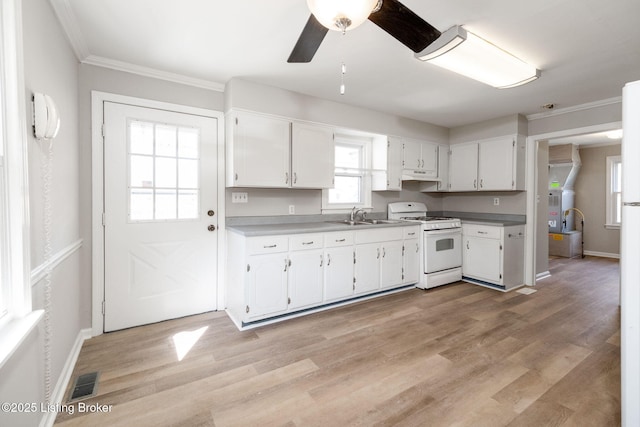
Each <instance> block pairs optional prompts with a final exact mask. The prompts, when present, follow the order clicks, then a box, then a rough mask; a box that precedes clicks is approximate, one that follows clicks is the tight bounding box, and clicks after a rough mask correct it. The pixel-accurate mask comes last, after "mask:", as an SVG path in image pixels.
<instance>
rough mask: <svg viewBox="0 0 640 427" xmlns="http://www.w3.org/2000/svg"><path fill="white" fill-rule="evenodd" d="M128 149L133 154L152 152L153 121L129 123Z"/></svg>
mask: <svg viewBox="0 0 640 427" xmlns="http://www.w3.org/2000/svg"><path fill="white" fill-rule="evenodd" d="M129 151H130V152H131V153H134V154H153V123H147V122H135V121H134V122H131V123H129Z"/></svg>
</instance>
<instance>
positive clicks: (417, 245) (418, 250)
mask: <svg viewBox="0 0 640 427" xmlns="http://www.w3.org/2000/svg"><path fill="white" fill-rule="evenodd" d="M418 252H420V245H419V244H418V243H416V253H418Z"/></svg>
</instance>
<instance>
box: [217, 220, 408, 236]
mask: <svg viewBox="0 0 640 427" xmlns="http://www.w3.org/2000/svg"><path fill="white" fill-rule="evenodd" d="M417 225H418V224H416V223H415V222H410V221H400V222H397V223H393V224H358V225H348V224H338V223H334V222H301V223H286V224H254V225H233V226H227V230H229V231H232V232H234V233H238V234H241V235H243V236H246V237H253V236H274V235H278V234H301V233H325V232H330V231H345V230H371V229H376V228H385V227H407V226H417Z"/></svg>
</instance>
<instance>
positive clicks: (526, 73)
mask: <svg viewBox="0 0 640 427" xmlns="http://www.w3.org/2000/svg"><path fill="white" fill-rule="evenodd" d="M415 57H416V58H418V59H420V60H422V61H429V62H431V63H432V64H434V65H437V66H439V67H442V68H446V69H447V70H449V71H453V72H454V73H458V74H462V75H463V76H466V77H470V78H472V79H474V80H477V81H479V82H482V83H485V84H488V85H490V86H493V87H497V88H500V89H505V88H510V87H515V86H520V85H523V84H525V83H528V82H530V81H532V80H535V79H537V78H538V77H540V70H538V69H536V67H534V66H532V65H529V64H527V63H526V62H524V61H522V60H520V59H518V58H516V57H515V56H513V55H511V54H510V53H509V52H506V51H504V50H502V49H500V48H499V47H497V46H496V45H494V44H492V43H490V42H488V41H486V40H485V39H483V38H481V37H478V36H477V35H475V34H473V33H472V32H470V31H467V30H465V29H464V28H462V27H461V26H459V25H456V26H453V27H451V28H449V29H448V30H447V31H445V32H444V33H442V35H441V36H440V37H439V38H438V39H437V40H436V41H434V42H433V43H431V44H430V45H429V46H427V47H426V48H425V49H424V50H423V51H422V52H419V53H416V54H415Z"/></svg>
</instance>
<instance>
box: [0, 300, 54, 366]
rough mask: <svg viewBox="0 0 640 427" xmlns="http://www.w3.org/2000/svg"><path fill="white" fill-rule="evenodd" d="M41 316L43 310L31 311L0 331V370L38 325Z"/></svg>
mask: <svg viewBox="0 0 640 427" xmlns="http://www.w3.org/2000/svg"><path fill="white" fill-rule="evenodd" d="M43 314H44V310H36V311H32V312H31V313H29V314H27V315H26V316H24V317H22V318H20V319H13V320H11V321H10V322H9V323H7V324H6V325H4V326H3V327H2V329H0V369H2V367H3V366H4V364H5V363H6V362H7V361H8V360H9V359H10V358H11V356H12V355H13V353H15V351H16V350H17V349H18V348H19V347H20V344H22V342H23V341H24V340H25V339H26V338H27V336H29V334H30V333H31V331H33V329H34V328H35V327H36V326H37V325H38V322H39V321H40V319H41V318H42V316H43Z"/></svg>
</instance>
